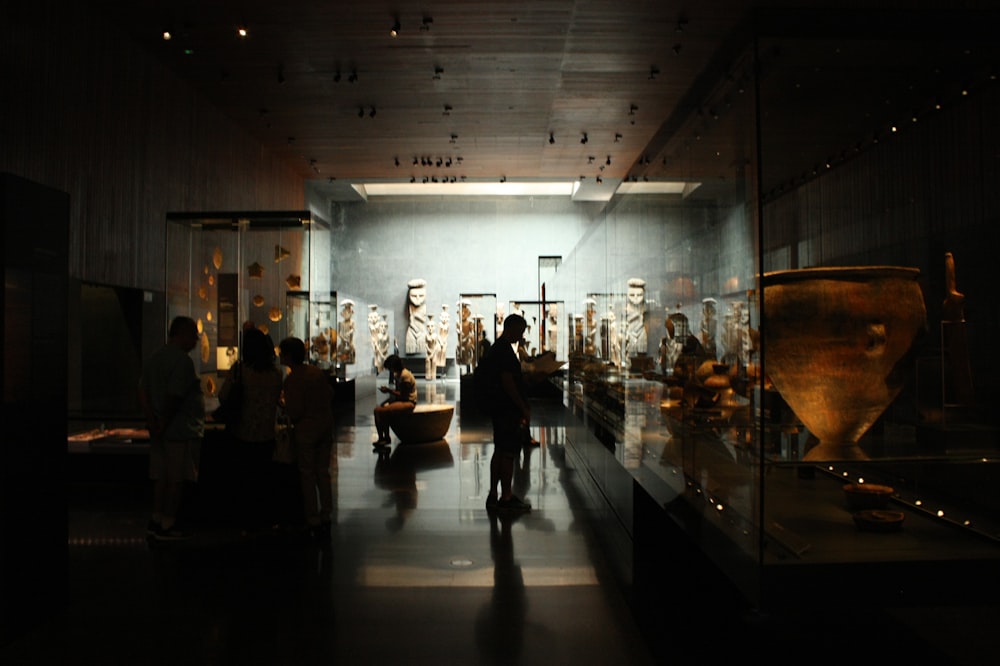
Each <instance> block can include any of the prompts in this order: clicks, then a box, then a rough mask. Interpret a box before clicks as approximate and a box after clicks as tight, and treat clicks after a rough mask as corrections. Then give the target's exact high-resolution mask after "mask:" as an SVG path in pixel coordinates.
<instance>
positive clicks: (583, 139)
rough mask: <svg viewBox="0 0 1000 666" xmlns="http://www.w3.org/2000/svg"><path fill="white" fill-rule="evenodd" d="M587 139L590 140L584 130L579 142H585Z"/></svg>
mask: <svg viewBox="0 0 1000 666" xmlns="http://www.w3.org/2000/svg"><path fill="white" fill-rule="evenodd" d="M588 141H590V139H588V138H587V133H586V132H584V133H583V138H581V139H580V143H582V144H586V143H587V142H588Z"/></svg>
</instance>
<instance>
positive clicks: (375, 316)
mask: <svg viewBox="0 0 1000 666" xmlns="http://www.w3.org/2000/svg"><path fill="white" fill-rule="evenodd" d="M381 318H382V316H381V315H380V314H379V313H378V305H375V304H374V303H369V304H368V344H369V345H370V346H371V348H372V367H374V368H375V370H376V371H378V370H380V369H381V368H382V366H381V365H380V364H379V360H378V327H379V320H380V319H381Z"/></svg>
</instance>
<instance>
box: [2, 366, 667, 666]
mask: <svg viewBox="0 0 1000 666" xmlns="http://www.w3.org/2000/svg"><path fill="white" fill-rule="evenodd" d="M457 387H458V384H457V381H454V380H452V381H444V380H442V381H438V382H437V383H435V384H430V383H428V384H423V383H422V386H421V389H420V390H421V391H422V392H423V395H422V396H421V397H422V399H423V400H425V401H444V402H452V403H454V402H455V401H456V395H455V394H456V392H457ZM374 402H375V396H374V394H373V395H372V397H371V398H362V399H360V400H358V402H357V403H356V406H355V408H354V410H353V413H352V412H348V413H344V414H341V417H340V419H339V422H338V432H337V444H336V448H335V455H334V456H333V460H332V468H333V472H334V496H335V510H334V526H333V534H332V535H331V539H330V543H329V544H323V545H315V544H307V543H301V542H298V540H294V539H292V540H289V539H276V538H273V537H271V536H267V537H259V536H258V537H255V538H247V537H244V536H242V535H241V534H240V530H239V529H238V528H237V527H236V526H234V525H232V524H230V523H229V521H226V520H222V519H220V518H219V515H220V514H219V512H216V511H212V510H210V509H211V508H212V506H213V505H215V504H218V499H217V498H215V499H212V500H211V501H208V500H206V498H205V497H202V498H201V501H200V503H199V504H198V506H200V507H201V508H204V509H205V511H206V514H208V515H202V516H197V515H195V516H190V517H189V522H190V523H191V526H192V527H193V529H194V537H193V538H192V539H191V540H190V541H185V542H175V543H158V544H155V545H154V546H152V547H151V546H150V545H149V544H147V541H146V539H145V528H146V521H147V520H148V514H147V509H146V498H147V489H146V484H145V483H144V482H143V481H142V479H141V478H134V479H132V480H131V481H127V480H126V481H119V482H104V483H96V484H95V483H88V484H83V485H82V486H81V487H78V488H75V489H73V490H72V492H71V501H70V526H69V543H70V588H71V589H70V601H69V605H68V607H67V608H66V609H65V610H64V611H63V612H60V613H58V614H56V615H55V617H53V618H52V619H51V620H50V621H49V622H47V623H45V624H44V625H43V626H42V627H40V628H38V629H37V630H36V631H34V632H32V633H30V634H29V635H27V636H25V637H24V638H22V639H20V640H18V641H16V642H15V643H14V644H12V645H9V646H6V647H5V648H3V649H0V662H2V663H4V664H6V665H8V666H11V665H13V664H57V663H75V664H96V663H101V664H160V663H171V664H179V663H191V664H230V663H233V664H235V663H239V664H333V663H337V664H464V665H468V664H526V665H530V664H548V665H552V664H597V663H601V664H644V663H652V659H651V658H650V656H649V652H648V651H647V649H646V648H645V647H644V645H643V641H642V640H641V638H640V636H639V634H638V632H637V629H636V625H635V623H634V622H633V619H632V615H631V613H630V612H629V610H628V609H627V608H626V606H625V603H624V600H623V598H622V596H621V593H620V591H619V588H618V587H617V586H616V585H615V584H614V583H613V582H611V581H610V577H609V575H608V571H607V569H606V567H605V565H604V563H603V561H602V557H601V555H600V553H599V551H598V550H597V549H596V548H595V547H594V544H593V533H592V531H591V528H589V527H588V524H587V523H588V521H587V517H586V516H585V515H583V514H582V513H581V509H580V508H579V506H578V505H577V504H576V503H575V502H574V500H573V496H572V493H571V492H570V491H569V489H568V487H567V485H566V484H564V481H563V475H564V473H565V472H564V468H563V465H562V454H563V442H562V441H560V438H561V436H562V433H563V429H562V428H561V427H559V425H558V422H557V421H556V420H555V419H558V418H561V415H560V410H558V409H557V410H551V411H550V412H549V413H546V410H545V409H544V408H540V409H539V410H538V412H539V413H538V415H537V419H536V421H537V424H536V428H535V431H534V432H535V435H536V437H537V438H538V439H540V440H541V445H540V446H539V447H538V448H535V449H531V450H526V451H525V453H524V455H523V457H522V459H521V461H520V463H519V466H518V472H517V477H516V479H515V483H516V487H517V490H518V491H519V492H520V493H521V494H523V495H524V496H525V497H527V498H528V499H529V500H530V501H531V502H532V504H533V505H534V511H533V512H531V513H530V514H527V515H522V516H520V517H517V518H513V519H507V518H503V519H500V518H496V517H493V516H491V515H490V514H488V513H487V512H486V510H485V508H484V502H485V493H486V486H487V485H488V478H489V476H488V474H489V460H490V456H491V453H492V444H491V443H490V431H489V427H488V425H485V426H484V424H482V423H477V424H472V423H465V424H463V423H462V419H461V416H460V414H456V416H455V418H454V419H453V421H452V425H451V429H450V430H449V432H448V435H447V437H446V439H445V440H444V441H441V442H438V443H434V444H426V445H418V446H411V445H405V446H400V445H399V444H398V442H394V443H393V445H392V449H391V452H389V453H386V454H382V455H379V454H378V453H376V452H375V451H374V450H373V447H372V445H371V442H372V441H373V440H374V439H375V431H374V426H373V423H372V419H371V408H372V406H373V405H374ZM136 458H140V457H139V456H136ZM132 465H133V468H134V469H135V470H139V471H141V468H142V466H141V464H138V461H135V462H133V463H132ZM139 476H140V477H141V474H139ZM206 483H207V481H206Z"/></svg>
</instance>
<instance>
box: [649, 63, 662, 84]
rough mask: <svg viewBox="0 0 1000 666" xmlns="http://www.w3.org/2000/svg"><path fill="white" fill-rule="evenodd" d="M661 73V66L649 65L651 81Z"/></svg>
mask: <svg viewBox="0 0 1000 666" xmlns="http://www.w3.org/2000/svg"><path fill="white" fill-rule="evenodd" d="M659 73H660V68H659V67H657V66H656V65H650V66H649V80H650V81H654V80H655V79H656V75H657V74H659Z"/></svg>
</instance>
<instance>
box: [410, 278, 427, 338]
mask: <svg viewBox="0 0 1000 666" xmlns="http://www.w3.org/2000/svg"><path fill="white" fill-rule="evenodd" d="M407 288H408V291H407V301H408V305H407V309H408V314H409V324H408V326H407V329H406V353H407V354H424V353H426V352H427V281H426V280H423V279H420V278H414V279H413V280H410V281H409V282H408V283H407Z"/></svg>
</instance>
